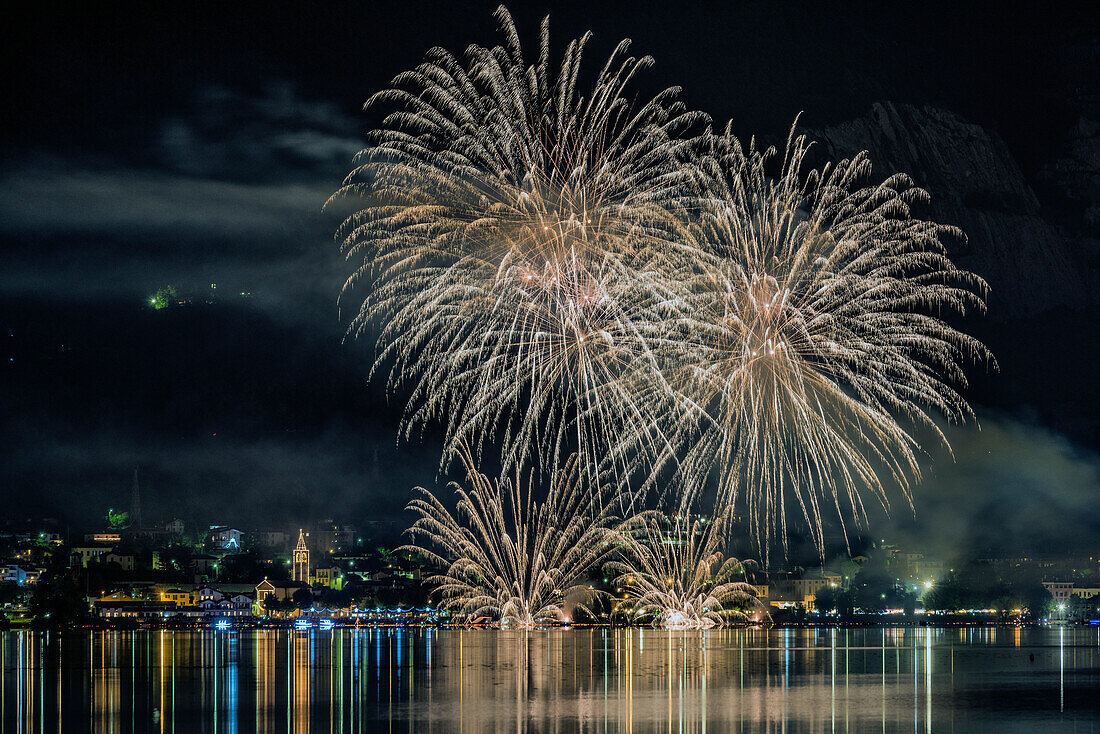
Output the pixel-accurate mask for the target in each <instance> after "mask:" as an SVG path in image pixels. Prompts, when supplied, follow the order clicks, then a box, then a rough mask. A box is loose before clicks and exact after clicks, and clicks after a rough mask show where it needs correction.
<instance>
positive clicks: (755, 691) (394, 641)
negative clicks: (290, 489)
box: [0, 628, 1100, 734]
mask: <svg viewBox="0 0 1100 734" xmlns="http://www.w3.org/2000/svg"><path fill="white" fill-rule="evenodd" d="M0 660H2V662H3V667H2V672H0V731H3V732H5V733H7V732H12V733H16V732H19V733H22V732H57V731H62V732H87V731H95V732H132V731H133V732H145V731H153V732H180V733H181V734H182V733H189V732H225V733H227V734H229V733H232V732H251V731H261V732H348V733H351V732H575V731H593V732H707V731H712V732H724V731H737V732H756V731H764V732H772V731H776V732H779V731H783V732H802V731H807V732H837V731H844V732H849V731H851V732H862V731H883V732H893V731H905V732H910V731H911V732H969V731H989V732H1032V731H1072V732H1093V731H1100V630H1098V629H1096V628H1090V629H1081V628H1077V629H1073V628H1071V629H1065V630H1061V629H1035V630H1028V629H1024V630H1019V629H995V628H968V629H958V628H952V629H919V628H918V629H913V628H904V629H890V628H888V629H866V628H862V629H851V630H845V629H839V630H837V629H819V630H814V629H791V630H783V629H773V630H738V629H732V630H712V631H706V632H668V631H658V630H638V629H634V630H603V629H595V630H590V629H572V630H552V631H540V632H530V633H523V632H516V631H495V630H472V631H469V630H412V629H410V630H400V629H364V630H336V631H332V632H308V633H295V632H289V631H274V630H272V631H251V632H243V633H235V632H212V631H211V632H160V631H151V632H144V631H141V632H95V633H87V634H78V633H65V634H60V635H59V634H56V633H51V634H46V633H28V632H12V633H5V634H3V635H0Z"/></svg>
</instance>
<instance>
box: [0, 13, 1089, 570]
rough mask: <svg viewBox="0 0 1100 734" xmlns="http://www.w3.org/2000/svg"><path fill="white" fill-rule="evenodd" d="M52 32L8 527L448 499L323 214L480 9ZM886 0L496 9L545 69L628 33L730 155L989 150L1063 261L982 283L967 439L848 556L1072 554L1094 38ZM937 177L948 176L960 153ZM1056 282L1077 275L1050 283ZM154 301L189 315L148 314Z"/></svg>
mask: <svg viewBox="0 0 1100 734" xmlns="http://www.w3.org/2000/svg"><path fill="white" fill-rule="evenodd" d="M67 5H68V4H58V5H49V4H47V5H38V4H35V5H30V4H28V5H26V6H24V7H23V8H22V12H21V13H19V14H18V15H12V16H10V17H9V18H8V20H7V21H6V22H5V23H4V24H2V25H3V30H2V31H0V33H2V34H3V35H4V38H3V39H2V40H3V43H0V49H2V50H0V53H2V54H3V55H4V57H5V58H4V68H5V69H6V70H7V73H6V74H5V75H4V79H3V85H4V89H3V99H4V104H3V105H2V106H0V119H2V124H3V129H4V135H3V139H2V144H3V156H2V158H0V246H2V248H3V260H2V262H3V265H2V266H0V328H2V329H3V331H2V332H0V336H2V337H3V339H4V348H3V351H2V353H0V354H2V356H3V359H4V363H3V365H2V366H0V409H2V411H3V422H2V424H0V442H2V444H0V445H2V449H0V492H2V493H3V496H4V500H5V502H4V504H5V509H4V513H3V514H4V515H5V516H6V517H7V518H9V519H12V518H17V517H23V516H27V515H31V514H48V515H53V516H60V517H63V518H65V519H66V520H68V521H69V522H71V523H72V524H73V525H77V526H90V525H92V524H94V522H95V521H96V518H97V517H99V516H101V515H102V513H103V512H104V511H105V510H106V508H107V507H109V506H119V505H122V506H125V505H126V504H127V503H128V501H129V488H130V481H131V479H130V478H131V474H132V472H133V469H134V468H135V467H141V476H142V492H143V506H144V512H145V515H146V517H147V519H151V520H158V519H159V520H166V519H169V518H170V517H173V516H180V517H183V518H184V519H185V520H189V521H191V522H200V521H201V522H210V523H214V522H225V523H235V524H238V525H245V526H249V527H256V526H264V525H271V526H278V527H283V526H288V527H290V526H292V527H297V526H298V525H299V524H302V523H305V522H309V521H311V520H319V519H322V518H327V517H332V518H337V519H347V520H350V521H356V520H368V519H392V518H398V519H399V518H400V517H401V514H400V509H401V507H402V506H403V505H404V503H405V502H406V501H407V499H408V498H409V491H408V490H409V488H410V487H411V486H412V485H414V484H425V485H432V484H434V483H435V482H436V481H437V469H438V460H439V459H438V457H439V445H438V442H437V437H436V436H434V435H431V434H429V435H426V436H424V437H423V438H422V439H419V438H418V439H414V440H413V441H412V442H402V443H400V444H398V443H397V431H396V427H397V421H398V418H399V408H400V404H401V403H400V400H399V399H397V400H390V401H387V399H386V395H385V391H384V386H383V385H382V384H380V383H371V382H369V381H368V369H369V365H370V362H371V354H372V351H371V344H369V343H352V342H345V341H344V339H343V335H344V329H345V328H346V316H347V312H348V311H349V309H347V308H345V313H344V314H341V312H340V309H339V308H338V304H337V294H338V293H339V290H340V286H341V284H342V283H343V280H344V278H345V277H346V275H347V274H348V272H349V269H348V268H349V266H348V265H347V264H345V263H344V262H343V260H342V257H341V255H340V254H339V251H338V249H337V247H336V245H335V244H334V242H333V240H332V232H333V230H334V229H335V227H336V225H337V224H338V223H339V221H340V219H341V213H342V212H341V211H335V212H325V213H322V211H321V205H322V204H323V203H324V201H325V200H326V198H327V197H328V195H329V194H331V193H332V191H333V190H334V189H335V188H336V187H338V186H339V184H340V182H341V180H342V178H343V176H344V174H345V173H346V172H347V171H348V169H349V166H350V159H351V156H352V155H353V154H354V153H355V152H356V151H358V150H359V149H360V148H361V147H362V146H363V133H364V131H365V130H366V129H368V128H369V127H370V126H371V125H372V124H374V123H375V122H376V121H377V116H378V112H377V111H373V110H372V111H371V112H369V113H364V112H362V110H361V104H362V102H363V100H365V99H366V98H367V97H368V96H369V95H370V94H372V93H373V92H375V91H377V90H378V89H380V88H382V87H384V86H386V84H387V83H388V82H389V80H390V79H391V78H392V77H393V76H394V75H395V74H397V73H399V72H401V71H403V70H405V69H407V68H410V67H412V66H413V65H415V64H416V63H417V62H418V61H419V60H420V59H421V58H422V57H423V55H424V53H425V52H426V51H427V50H428V49H429V48H430V47H432V46H436V45H438V46H443V47H445V48H448V49H450V50H452V51H454V52H460V51H461V50H462V49H464V48H465V47H466V46H467V45H468V44H469V43H472V42H477V43H481V44H486V45H490V44H493V43H495V42H496V41H497V40H498V38H499V36H498V35H497V34H496V32H495V23H494V21H493V20H492V18H491V11H492V10H493V8H494V7H495V3H482V2H474V3H441V4H430V3H417V2H401V3H388V2H370V3H367V2H348V3H337V4H329V5H326V6H324V7H315V6H314V5H313V4H306V3H288V4H280V3H264V4H255V5H252V4H247V3H243V4H230V3H218V4H204V3H199V4H176V5H173V6H172V9H169V8H168V6H167V5H166V4H162V3H141V4H134V5H115V4H110V5H111V7H107V6H101V5H80V6H76V7H75V8H74V7H67ZM707 5H709V4H707ZM897 5H899V4H897V3H870V2H867V3H851V4H843V5H838V4H832V3H813V4H787V3H772V2H753V3H736V2H733V3H727V4H725V6H724V8H723V9H722V10H721V11H720V12H717V13H715V12H712V11H710V10H704V9H703V8H702V7H699V8H693V7H690V4H689V3H681V2H670V3H654V2H635V3H618V2H615V3H591V2H552V3H542V4H539V5H537V6H536V5H527V6H523V7H520V6H518V5H513V7H512V11H513V14H514V15H515V17H516V19H517V22H518V24H519V26H520V30H521V33H522V35H523V38H524V40H525V41H526V42H527V44H528V48H532V47H534V46H535V43H536V40H537V28H538V21H539V19H540V18H541V16H542V15H543V14H544V13H546V12H549V13H550V15H551V21H552V22H551V34H552V36H551V37H552V39H555V41H556V43H555V48H556V49H560V48H561V46H562V44H563V43H564V41H565V40H566V39H568V38H572V37H574V36H576V35H578V34H579V33H581V32H583V31H584V30H585V29H591V30H593V32H594V33H595V39H594V41H593V44H592V45H591V46H590V52H589V53H590V54H591V56H590V57H589V63H590V64H594V63H595V62H596V61H597V58H598V57H600V56H603V55H605V54H606V53H607V52H609V51H610V50H611V48H612V47H613V45H614V43H615V42H617V41H618V40H619V39H620V38H622V37H624V36H625V37H630V38H632V39H633V40H634V46H633V48H632V51H634V52H636V53H648V54H651V55H653V56H654V57H655V58H656V61H657V64H656V66H655V67H654V68H653V69H652V70H650V71H649V72H648V73H647V74H646V75H645V76H644V78H643V79H642V80H641V85H640V87H639V88H640V90H641V91H642V92H649V93H653V92H655V91H657V90H658V89H661V88H664V87H666V86H670V85H680V86H682V87H683V88H684V93H683V98H684V99H685V101H686V102H687V103H688V104H689V105H690V106H692V107H696V108H699V109H702V110H704V111H706V112H708V113H709V114H711V115H712V116H713V118H714V119H715V121H716V122H717V123H718V124H724V123H725V121H726V120H727V119H730V118H732V120H733V125H734V129H735V131H737V132H738V133H739V134H741V135H743V136H745V137H746V138H747V137H748V136H749V135H752V134H756V135H758V136H760V137H763V138H764V139H765V140H772V139H775V140H779V139H781V137H782V136H783V135H785V133H786V131H787V128H788V127H789V125H790V123H791V121H792V120H793V119H794V117H795V115H797V114H798V113H799V112H802V115H803V116H802V124H803V125H804V126H805V127H807V128H809V129H811V130H828V129H830V128H831V126H835V125H838V124H843V123H845V122H846V121H850V120H855V119H858V118H864V117H867V116H868V114H870V112H871V110H872V105H874V104H875V103H883V102H893V103H896V104H904V105H914V106H916V107H918V108H923V107H924V106H929V107H932V108H935V109H937V110H944V111H948V112H950V113H951V114H953V115H955V116H957V117H958V118H961V119H962V120H965V121H966V122H967V123H970V124H973V125H976V126H978V127H980V128H981V130H982V131H983V133H982V134H983V135H988V136H990V138H991V139H995V140H997V141H1000V140H1003V142H1004V150H1005V151H1007V152H1006V154H1005V156H1004V157H1006V158H1010V159H1011V160H1009V161H1008V162H1007V164H1006V165H1011V166H1012V167H1013V170H1017V169H1018V175H1019V177H1020V186H1022V187H1024V188H1025V189H1027V190H1030V191H1031V192H1033V194H1034V197H1035V200H1036V202H1037V204H1038V209H1037V211H1036V212H1033V213H1032V214H1031V215H1029V216H1031V219H1032V220H1034V222H1033V224H1035V226H1040V225H1041V226H1042V227H1044V228H1046V229H1044V230H1043V231H1049V232H1051V233H1053V234H1051V235H1050V237H1051V238H1053V239H1052V240H1051V241H1052V242H1053V241H1056V242H1057V247H1058V248H1060V249H1058V250H1057V251H1053V250H1052V251H1050V252H1047V251H1046V250H1043V251H1041V252H1040V255H1039V256H1038V257H1036V258H1035V259H1034V262H1033V263H1031V261H1029V264H1028V265H1027V271H1028V272H1029V273H1032V272H1033V273H1034V275H1035V282H1036V283H1042V284H1047V283H1053V284H1054V285H1052V286H1048V285H1043V288H1044V289H1045V291H1046V292H1047V295H1046V296H1044V297H1043V298H1041V299H1036V298H1032V297H1030V296H1025V295H1024V294H1025V293H1027V292H1028V291H1027V288H1026V287H1025V286H1026V285H1027V284H1024V283H1022V284H1020V289H1019V291H1017V290H1016V289H1015V288H1014V284H1013V282H1012V281H1008V282H1002V283H1000V284H999V287H998V288H995V293H994V298H993V301H992V302H991V310H990V313H989V315H988V316H987V317H984V318H983V317H974V318H971V319H968V320H967V321H966V322H965V325H966V328H967V329H968V330H970V331H971V332H973V333H975V334H977V335H978V336H980V337H981V338H983V339H985V340H986V341H987V343H988V344H989V346H990V347H991V348H992V350H993V352H994V354H996V356H997V358H998V359H999V361H1000V363H1001V370H1000V372H999V373H993V372H986V371H984V370H983V369H978V370H976V371H975V374H974V380H973V385H972V387H971V389H970V390H968V391H967V395H968V397H970V398H971V400H972V402H973V404H974V405H975V408H976V410H977V412H978V416H979V423H980V426H981V430H980V431H979V430H978V429H977V428H976V427H975V426H968V427H965V428H961V429H954V428H953V429H949V435H950V437H951V439H952V443H953V446H954V448H955V459H954V461H952V460H951V459H950V458H949V457H948V456H946V455H945V454H944V452H942V451H940V450H936V449H933V450H931V451H930V456H929V463H928V470H927V472H926V477H925V481H924V483H923V484H922V485H921V486H920V487H919V488H918V493H917V502H916V510H917V513H916V518H915V519H914V518H913V516H912V513H910V512H909V511H908V509H907V508H905V507H904V503H903V502H899V503H897V504H895V506H894V508H893V513H892V517H891V519H889V520H885V519H876V521H875V523H874V526H873V529H872V531H871V532H870V533H869V535H868V537H870V535H874V536H879V535H882V536H883V537H886V536H889V537H890V538H891V539H898V540H900V541H901V542H912V543H916V544H928V543H930V542H933V541H934V542H937V543H940V544H945V545H947V546H949V547H951V548H958V549H960V550H962V549H973V550H981V551H984V550H986V549H988V550H991V551H996V552H1005V553H1008V552H1015V551H1017V550H1018V551H1021V552H1039V551H1045V550H1050V551H1051V552H1056V551H1060V550H1063V549H1071V550H1073V549H1077V550H1079V549H1082V548H1089V547H1092V546H1094V545H1095V543H1096V542H1097V541H1098V540H1100V511H1098V510H1097V501H1096V500H1097V498H1098V497H1100V494H1098V493H1100V471H1098V466H1100V465H1098V463H1097V451H1098V450H1100V416H1098V413H1097V407H1096V406H1097V404H1100V388H1098V384H1100V375H1098V370H1097V366H1096V365H1097V363H1098V357H1100V355H1098V351H1100V349H1098V345H1097V337H1096V323H1097V316H1098V315H1100V297H1098V290H1097V287H1096V285H1097V282H1098V277H1097V272H1098V269H1100V245H1098V232H1097V225H1098V223H1100V208H1098V204H1097V190H1098V189H1097V187H1098V185H1100V183H1098V182H1100V174H1098V169H1097V161H1098V155H1097V142H1096V141H1097V140H1098V139H1100V138H1098V137H1097V135H1098V133H1097V130H1098V124H1097V122H1096V121H1097V119H1098V114H1097V108H1096V105H1097V99H1098V95H1097V88H1096V82H1097V78H1098V76H1100V75H1098V74H1097V64H1096V62H1097V47H1098V46H1097V37H1098V34H1097V28H1096V24H1095V23H1096V21H1095V14H1094V13H1090V12H1086V10H1085V8H1086V7H1087V6H1085V5H1082V6H1080V7H1077V6H1072V5H1061V6H1059V7H1049V6H1048V5H1047V4H1038V3H1037V4H1035V5H1032V6H1027V7H1024V8H1016V9H1012V8H1010V4H1005V3H997V4H993V3H990V4H983V5H971V6H969V7H968V8H967V9H965V10H959V9H956V8H952V5H953V4H942V5H938V4H928V3H909V4H906V7H894V6H897ZM886 6H890V7H886ZM865 145H868V146H871V141H868V142H867V143H865ZM945 150H950V151H952V155H956V156H958V155H960V153H959V152H958V151H963V153H962V155H965V151H966V150H967V143H966V141H965V140H962V141H961V142H960V141H955V143H954V145H953V146H952V147H949V148H945ZM871 154H872V158H873V159H874V157H875V154H876V150H875V148H874V147H871ZM954 164H955V161H953V160H946V161H944V162H943V163H942V165H944V166H952V165H954ZM876 170H878V169H876ZM878 172H879V174H880V175H885V174H886V173H888V172H889V171H887V170H881V171H878ZM914 173H916V174H918V183H920V184H923V185H925V186H926V187H928V188H929V189H930V190H931V194H932V196H933V198H934V200H935V199H936V198H937V197H947V198H950V197H951V196H952V195H953V192H952V191H946V190H940V191H937V190H936V189H935V187H934V186H933V183H934V182H935V181H938V180H940V178H944V177H941V176H938V175H937V172H936V171H935V170H931V171H930V172H929V174H928V175H929V176H930V177H931V180H927V181H924V180H920V177H919V172H914ZM978 175H980V172H979V174H978ZM949 179H950V177H946V178H944V180H949ZM948 185H949V184H943V186H944V187H945V188H946V187H947V186H948ZM965 201H966V202H967V204H966V205H967V206H970V207H972V208H973V207H981V206H986V204H983V203H982V200H980V197H979V198H974V197H970V198H967V199H965ZM1006 206H1008V207H1011V206H1013V204H1012V202H1011V201H1010V202H1009V203H1008V204H1007V205H1006ZM948 217H950V214H949V215H948ZM947 221H948V222H949V223H958V222H952V221H951V220H950V218H948V219H947ZM1013 221H1015V220H1013ZM1029 221H1031V220H1029ZM1006 226H1008V225H1006ZM1011 226H1015V225H1011ZM968 234H969V235H970V242H969V244H968V245H967V247H970V248H973V249H972V250H966V251H965V252H971V253H972V254H973V253H975V252H976V254H974V256H973V258H972V261H967V262H966V263H965V264H966V266H967V267H973V268H975V269H976V270H978V273H979V275H983V276H986V277H989V278H990V280H991V283H992V282H994V281H995V280H996V278H995V277H993V276H991V275H990V274H989V273H986V272H983V271H982V269H981V268H980V267H978V265H977V264H980V263H989V265H988V267H990V268H991V269H993V270H996V271H997V272H1001V271H1000V270H998V268H999V267H1000V266H999V265H998V258H1000V259H1002V260H1003V258H1005V257H1011V256H1012V254H1011V253H1010V254H1009V255H1005V254H999V255H997V256H996V257H994V256H992V255H989V254H988V253H989V252H991V251H990V250H988V248H989V247H991V246H992V244H996V242H995V240H996V236H995V233H993V234H989V233H983V232H968ZM990 243H992V244H990ZM983 247H985V248H987V249H986V254H987V255H988V256H985V257H984V259H983V254H982V252H983V251H982V248H983ZM976 263H977V264H976ZM1056 264H1057V267H1056ZM1059 268H1060V269H1059ZM1010 270H1011V269H1008V270H1005V271H1004V272H1010ZM1063 272H1071V273H1072V274H1073V276H1074V278H1075V280H1074V281H1073V282H1072V283H1071V284H1069V285H1066V286H1065V287H1061V286H1060V285H1059V280H1058V279H1059V278H1063V277H1064V276H1063V275H1062V273H1063ZM993 275H996V273H994V274H993ZM1013 277H1017V276H1013ZM169 284H171V285H173V286H175V287H176V288H177V289H179V291H180V292H181V294H183V295H186V296H189V297H190V298H191V299H192V304H191V305H189V306H187V307H182V308H172V309H166V310H163V311H154V310H152V309H151V308H149V306H148V300H149V298H150V297H151V295H152V294H153V293H154V292H155V291H156V290H157V289H158V288H160V287H163V286H166V285H169ZM211 284H216V285H217V287H216V289H215V290H212V289H211ZM207 301H212V303H210V304H208V303H206V302H207ZM998 308H999V309H1000V310H999V311H998ZM398 397H400V396H398Z"/></svg>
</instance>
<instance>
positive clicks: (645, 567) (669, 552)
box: [608, 512, 769, 629]
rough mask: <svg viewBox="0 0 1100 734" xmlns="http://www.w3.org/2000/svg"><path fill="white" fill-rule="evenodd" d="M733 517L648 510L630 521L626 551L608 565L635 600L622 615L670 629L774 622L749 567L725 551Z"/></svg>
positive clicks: (623, 534) (623, 548) (624, 534)
mask: <svg viewBox="0 0 1100 734" xmlns="http://www.w3.org/2000/svg"><path fill="white" fill-rule="evenodd" d="M728 519H729V513H728V512H726V513H724V514H723V515H721V516H720V517H719V518H718V519H717V520H716V521H714V522H710V521H708V520H707V519H706V518H701V517H694V518H692V517H689V516H687V515H681V514H677V515H675V516H674V517H672V518H668V517H666V516H665V515H664V514H663V513H659V512H644V513H641V514H639V515H636V516H635V517H632V518H630V519H629V520H628V521H626V522H625V523H624V524H623V525H622V526H621V528H620V532H619V534H620V537H621V538H622V539H623V543H622V546H621V548H620V552H619V554H618V555H617V556H616V558H615V559H613V560H612V561H611V562H609V563H608V567H609V568H610V569H611V570H612V571H613V572H614V573H616V574H617V577H616V578H615V585H616V587H617V588H621V589H624V590H627V591H628V592H629V594H630V597H631V598H630V600H629V601H627V602H623V605H624V606H620V608H619V610H620V612H621V611H623V609H624V608H625V609H629V614H630V615H631V616H632V617H633V618H634V619H636V620H641V619H651V620H653V621H655V622H656V623H657V624H660V625H662V626H664V627H667V628H670V629H687V628H705V627H713V626H715V625H720V624H726V623H729V622H732V621H738V622H744V621H749V620H751V619H753V618H754V617H755V619H756V620H757V621H760V620H765V619H768V618H769V615H768V612H767V609H766V608H765V607H764V606H763V604H761V603H760V601H759V600H758V599H757V598H756V590H755V589H754V588H753V586H752V585H751V584H749V583H748V581H747V580H746V570H747V569H746V564H743V563H742V562H741V561H739V560H737V559H736V558H729V557H726V556H725V555H724V553H723V552H722V544H723V542H725V539H726V535H727V533H728V531H729V528H728V527H727V523H728Z"/></svg>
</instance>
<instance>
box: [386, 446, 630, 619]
mask: <svg viewBox="0 0 1100 734" xmlns="http://www.w3.org/2000/svg"><path fill="white" fill-rule="evenodd" d="M459 456H460V458H461V460H462V463H463V466H464V467H465V470H466V475H467V484H468V486H466V487H463V486H462V485H461V484H458V483H452V484H451V488H452V489H453V490H454V493H455V496H456V497H457V499H458V503H457V508H456V510H455V512H451V511H450V510H448V509H447V508H446V506H444V504H443V503H442V502H440V501H439V499H437V498H436V497H435V496H434V495H433V494H432V493H431V492H429V491H427V490H425V489H423V488H417V490H416V491H417V493H418V495H419V496H418V497H417V498H416V499H414V500H413V501H412V502H410V503H409V507H408V509H410V510H412V511H413V512H415V513H416V514H417V516H418V519H417V520H416V522H415V523H414V524H413V526H412V527H411V528H410V529H409V533H410V535H411V536H412V538H413V540H414V544H413V545H409V546H406V547H405V549H407V550H412V551H415V552H418V553H421V554H423V555H424V556H425V557H426V558H427V559H428V560H429V562H431V563H432V564H434V565H435V566H436V567H437V568H438V569H439V573H438V574H437V575H435V576H433V577H431V578H429V579H428V583H429V584H432V585H434V586H435V587H436V593H437V594H438V595H439V598H440V600H441V605H442V606H443V607H444V608H446V609H448V610H450V611H451V612H452V613H453V614H454V615H455V616H456V617H458V618H459V619H462V620H467V621H469V620H474V619H477V618H479V617H488V618H491V619H494V620H499V621H500V623H501V624H502V625H505V626H512V627H524V628H529V627H533V626H535V625H538V624H545V623H560V622H568V621H570V619H571V618H572V615H573V614H575V612H576V611H577V610H578V609H579V610H582V611H587V610H588V605H589V603H590V602H591V601H592V600H593V599H594V593H593V591H592V590H590V589H589V587H588V586H587V585H586V583H585V574H586V573H587V572H588V571H589V570H590V569H592V568H594V567H596V566H597V565H598V564H599V563H600V561H601V560H602V559H603V558H604V557H605V556H606V555H607V554H608V553H609V552H610V551H611V550H612V549H613V547H614V546H613V545H612V544H611V542H610V539H611V536H610V535H609V532H610V531H611V529H612V528H614V527H615V526H616V525H617V522H618V521H617V518H616V517H615V515H614V514H613V513H612V512H611V510H610V507H611V503H605V502H603V501H601V500H602V498H600V497H599V496H598V495H597V494H596V493H593V492H590V491H589V488H588V487H587V486H586V483H585V482H584V479H583V476H584V475H583V474H582V473H581V472H580V471H579V470H578V466H577V462H576V461H575V460H574V459H572V458H570V459H568V460H566V461H565V462H564V463H563V466H562V468H561V469H560V470H559V471H558V472H557V473H556V474H555V475H554V477H553V478H552V481H551V482H550V487H549V489H548V490H547V492H546V496H545V499H542V500H541V501H540V500H538V499H536V497H535V494H536V491H537V487H535V486H534V484H533V482H531V481H523V480H522V479H521V477H520V476H519V475H518V474H517V475H515V476H514V477H512V478H507V479H503V480H500V481H492V480H490V479H489V478H488V477H486V476H485V475H484V474H481V473H480V472H478V471H477V469H476V468H475V465H474V459H473V456H472V455H471V454H470V453H469V452H468V451H466V450H460V453H459Z"/></svg>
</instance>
